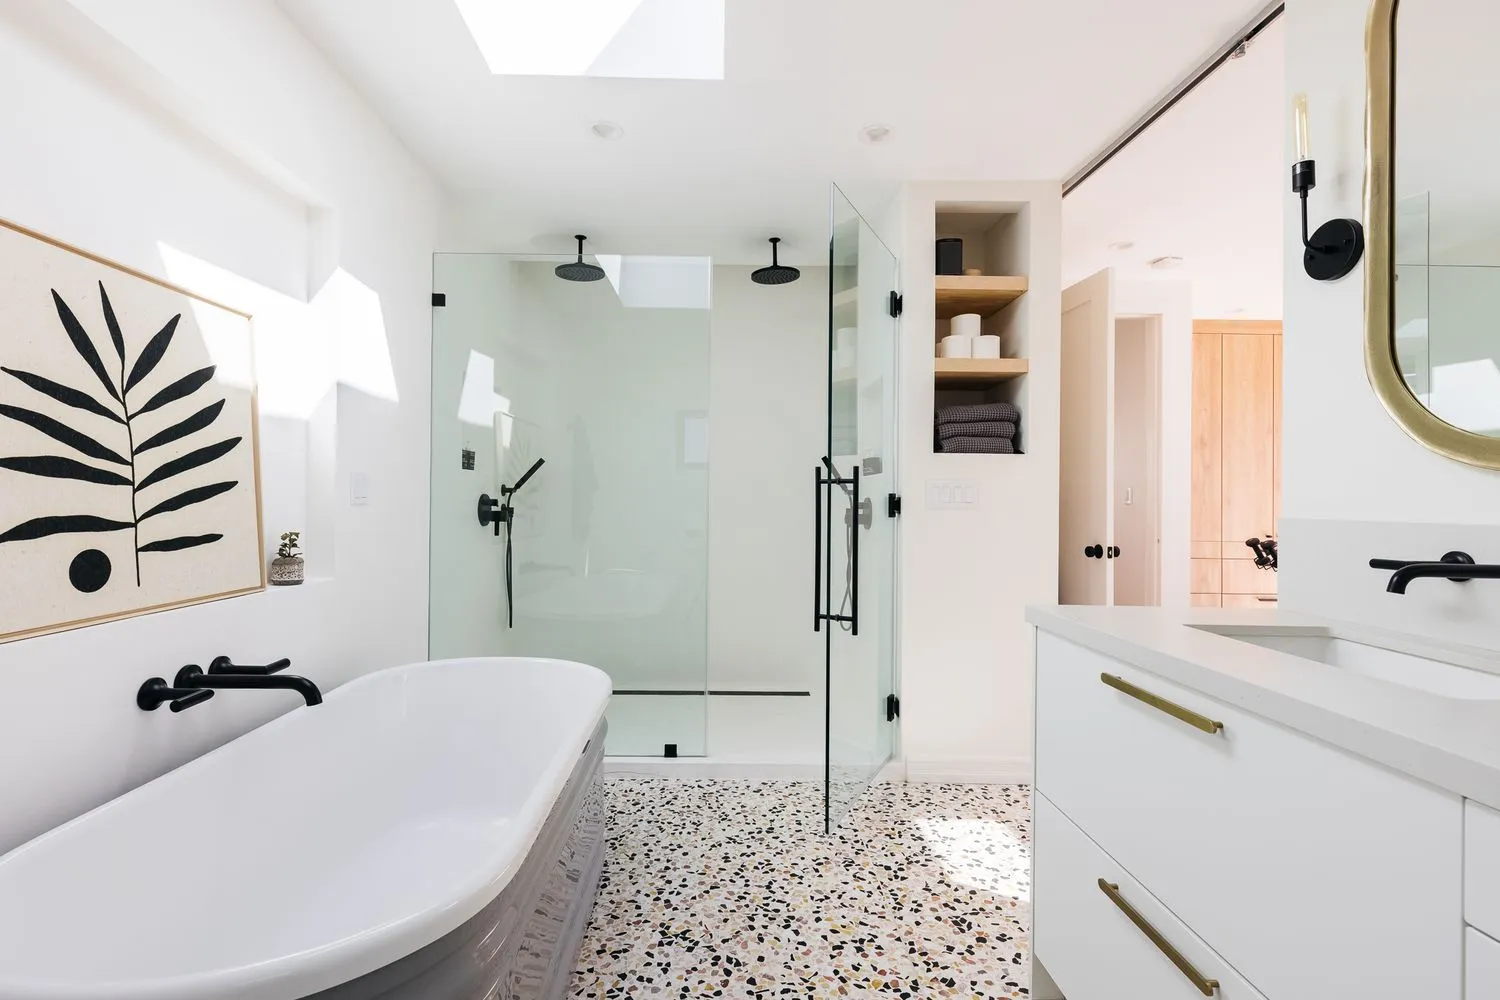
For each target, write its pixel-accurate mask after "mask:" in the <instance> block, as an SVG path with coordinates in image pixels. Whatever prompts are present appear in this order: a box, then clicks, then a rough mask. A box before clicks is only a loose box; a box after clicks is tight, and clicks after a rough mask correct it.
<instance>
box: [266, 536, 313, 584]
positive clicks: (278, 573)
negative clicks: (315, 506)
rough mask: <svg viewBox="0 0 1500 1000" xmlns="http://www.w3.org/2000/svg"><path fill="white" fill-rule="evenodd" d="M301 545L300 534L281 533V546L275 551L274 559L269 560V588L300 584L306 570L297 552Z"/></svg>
mask: <svg viewBox="0 0 1500 1000" xmlns="http://www.w3.org/2000/svg"><path fill="white" fill-rule="evenodd" d="M301 544H302V532H300V531H287V532H283V533H282V535H281V546H280V547H279V548H277V550H276V558H275V559H272V560H271V586H273V587H295V586H296V585H297V584H299V583H301V582H302V580H303V578H304V576H305V574H306V568H305V566H304V564H303V562H302V556H301V554H300V553H299V552H298V547H299V546H300V545H301Z"/></svg>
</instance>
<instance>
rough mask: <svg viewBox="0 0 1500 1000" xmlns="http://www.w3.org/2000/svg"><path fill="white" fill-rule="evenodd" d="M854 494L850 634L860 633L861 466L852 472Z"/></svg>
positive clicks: (850, 564)
mask: <svg viewBox="0 0 1500 1000" xmlns="http://www.w3.org/2000/svg"><path fill="white" fill-rule="evenodd" d="M849 475H850V477H851V480H852V486H853V494H852V496H851V497H850V505H849V578H850V580H849V634H850V635H855V636H857V635H859V532H860V527H861V525H860V523H859V512H860V507H859V466H858V465H856V466H855V467H854V470H853V471H852V472H850V474H849Z"/></svg>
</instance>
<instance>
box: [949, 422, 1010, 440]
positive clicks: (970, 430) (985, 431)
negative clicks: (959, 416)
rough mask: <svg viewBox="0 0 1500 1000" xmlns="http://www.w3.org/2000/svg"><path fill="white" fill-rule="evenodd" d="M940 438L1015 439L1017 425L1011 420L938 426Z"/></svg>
mask: <svg viewBox="0 0 1500 1000" xmlns="http://www.w3.org/2000/svg"><path fill="white" fill-rule="evenodd" d="M937 430H938V438H939V439H940V440H944V441H946V440H947V439H948V438H958V437H975V438H1013V437H1015V436H1016V425H1015V424H1013V423H1011V422H1010V421H1009V420H987V421H984V422H983V423H977V424H938V429H937Z"/></svg>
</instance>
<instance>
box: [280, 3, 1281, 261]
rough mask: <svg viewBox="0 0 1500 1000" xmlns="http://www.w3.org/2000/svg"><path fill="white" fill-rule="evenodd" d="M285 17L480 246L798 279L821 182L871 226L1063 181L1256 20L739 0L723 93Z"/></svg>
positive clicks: (358, 13)
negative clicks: (584, 250) (922, 182)
mask: <svg viewBox="0 0 1500 1000" xmlns="http://www.w3.org/2000/svg"><path fill="white" fill-rule="evenodd" d="M279 2H280V4H281V6H282V7H283V8H284V9H285V10H286V12H287V13H288V15H289V16H290V17H291V18H292V19H293V20H294V21H295V22H296V23H297V24H298V25H299V27H300V28H301V30H302V31H303V32H304V33H305V34H306V35H307V37H308V38H309V39H311V40H312V42H313V43H314V44H315V45H317V46H318V47H319V48H320V49H321V50H322V51H323V52H324V53H325V54H326V55H327V56H328V58H329V59H330V60H331V61H332V62H333V64H334V65H335V66H337V67H338V68H339V69H340V70H341V71H342V72H343V73H344V75H345V76H346V77H347V78H348V79H349V80H350V81H351V83H352V84H353V85H354V86H355V87H356V89H358V90H359V91H360V92H361V93H362V94H363V95H364V96H365V98H366V100H367V101H368V102H369V103H370V105H371V106H372V107H373V108H374V109H375V110H376V111H377V112H378V113H379V114H380V115H381V116H382V117H383V118H384V119H385V120H386V121H387V122H389V123H390V125H391V127H392V128H393V129H394V130H395V131H396V133H397V134H398V135H399V136H401V138H402V139H403V140H404V141H405V142H406V143H407V145H408V146H410V148H411V149H412V150H413V152H414V153H415V154H416V155H417V156H418V157H419V158H420V159H421V160H423V161H424V162H425V163H426V164H428V166H430V167H431V168H432V170H433V171H434V172H435V173H436V174H437V175H438V176H439V177H440V178H441V179H442V181H443V182H444V183H445V184H446V185H447V186H448V187H449V188H450V190H451V191H452V192H453V193H454V194H455V196H457V197H459V198H460V199H461V201H462V203H463V205H464V208H463V211H461V212H460V213H458V214H459V215H460V216H461V217H462V218H463V219H464V221H465V223H466V224H467V225H468V226H469V228H470V229H471V230H472V236H471V237H470V242H472V243H474V244H477V245H479V246H486V247H493V248H497V249H505V250H512V251H525V250H540V251H549V252H566V251H567V250H568V243H569V240H568V237H569V236H570V235H571V234H573V233H575V232H584V233H588V234H589V235H590V236H592V237H593V238H594V239H595V243H594V247H595V248H596V249H598V250H599V251H600V252H603V253H609V252H629V253H644V254H668V255H670V254H711V255H713V256H714V257H715V258H716V259H717V260H720V261H723V262H726V263H732V262H744V263H748V262H755V263H759V262H761V258H762V257H764V256H766V250H765V243H764V239H765V237H767V236H770V235H772V234H779V235H781V236H784V237H786V238H787V242H786V243H785V244H784V245H783V251H784V259H788V260H790V261H791V262H792V263H796V264H809V263H816V262H818V261H820V260H823V259H824V258H825V255H826V253H827V221H826V220H827V213H828V197H827V183H828V181H829V180H830V179H834V180H837V181H839V183H840V184H841V185H842V186H844V187H845V189H846V190H847V191H848V192H849V194H850V195H851V196H852V197H853V198H854V200H855V201H856V203H857V204H859V205H860V206H861V207H862V208H863V209H865V211H866V212H868V213H871V214H873V215H876V216H878V215H879V214H880V213H881V211H882V210H883V209H884V207H885V206H886V204H888V201H889V198H890V197H891V196H892V194H893V193H894V191H895V187H896V185H897V183H899V182H900V181H901V180H904V179H916V178H928V179H940V178H955V179H956V178H964V179H984V178H995V179H1025V178H1061V177H1064V176H1066V175H1067V174H1068V173H1069V172H1071V171H1072V170H1074V169H1075V168H1077V166H1078V165H1079V164H1080V163H1081V162H1082V161H1083V160H1084V159H1086V158H1087V157H1088V156H1089V155H1090V154H1092V153H1093V152H1094V151H1095V150H1096V149H1097V148H1098V147H1099V146H1100V145H1102V144H1103V143H1104V142H1105V141H1106V140H1107V139H1108V138H1109V137H1110V136H1111V135H1113V134H1114V133H1116V132H1117V131H1118V130H1119V129H1121V128H1123V127H1124V126H1125V125H1127V124H1128V123H1129V122H1130V121H1131V120H1132V119H1133V118H1135V117H1136V116H1137V115H1138V114H1139V113H1140V112H1141V110H1142V109H1143V108H1145V107H1146V106H1148V105H1150V104H1151V103H1152V101H1154V100H1155V99H1156V98H1157V97H1159V96H1160V95H1161V93H1163V92H1164V91H1165V90H1166V89H1167V88H1168V87H1170V86H1171V84H1172V83H1173V82H1174V81H1175V80H1176V79H1177V78H1179V77H1180V76H1181V75H1182V74H1183V73H1184V72H1186V71H1187V70H1188V69H1189V68H1191V67H1192V66H1193V65H1195V64H1196V63H1197V62H1198V61H1200V60H1201V59H1202V58H1204V57H1205V56H1206V55H1207V54H1208V53H1209V52H1211V51H1212V50H1213V49H1214V48H1215V47H1216V46H1217V45H1219V44H1220V43H1222V42H1223V41H1224V39H1225V38H1226V37H1228V35H1229V34H1230V33H1231V32H1232V31H1234V30H1235V29H1236V28H1238V27H1239V26H1240V25H1242V24H1243V23H1244V22H1245V21H1246V20H1248V18H1249V17H1250V16H1252V15H1253V14H1254V13H1255V11H1256V10H1257V9H1259V7H1260V6H1261V5H1262V0H1154V2H1152V3H1150V4H1140V3H1120V2H1119V0H1045V2H1043V0H920V2H919V0H728V5H727V11H726V28H725V33H726V53H725V77H726V78H725V79H724V80H723V81H674V80H619V79H596V78H569V77H505V76H494V75H492V74H491V73H490V72H489V70H488V68H487V67H486V65H485V61H484V59H483V57H482V56H481V54H480V52H479V49H478V46H477V45H476V44H475V42H474V40H473V38H472V37H471V36H470V35H469V33H468V32H467V31H466V29H465V27H464V22H463V20H462V18H461V17H460V15H459V12H458V9H457V7H456V6H455V5H454V3H453V2H452V0H279ZM549 2H550V0H549ZM559 2H562V0H559ZM601 120H608V121H613V122H617V123H619V124H620V125H622V126H623V127H624V129H625V135H624V137H623V138H621V139H618V140H615V141H604V140H601V139H598V138H596V137H595V136H594V135H593V134H592V133H591V131H590V126H591V125H592V124H593V123H595V122H597V121H601ZM872 123H881V124H885V125H887V126H889V127H890V128H891V129H892V134H891V136H890V138H889V139H887V140H886V141H885V142H883V143H881V144H879V145H870V144H866V143H862V142H860V141H859V139H858V138H857V134H858V132H859V130H860V129H861V128H862V127H863V126H865V125H869V124H872Z"/></svg>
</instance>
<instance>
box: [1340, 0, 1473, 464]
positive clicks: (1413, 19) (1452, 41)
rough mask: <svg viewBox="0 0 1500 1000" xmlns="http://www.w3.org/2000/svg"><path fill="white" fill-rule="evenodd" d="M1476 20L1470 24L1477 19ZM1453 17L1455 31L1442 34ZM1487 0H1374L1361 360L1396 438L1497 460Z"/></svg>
mask: <svg viewBox="0 0 1500 1000" xmlns="http://www.w3.org/2000/svg"><path fill="white" fill-rule="evenodd" d="M1476 22H1478V23H1476ZM1460 23H1461V24H1463V25H1464V27H1463V30H1462V31H1456V30H1454V27H1453V26H1454V25H1455V24H1460ZM1497 31H1500V4H1493V5H1479V6H1477V7H1476V6H1475V5H1474V4H1472V3H1469V2H1466V0H1375V4H1374V7H1373V9H1372V11H1371V15H1370V25H1369V38H1368V57H1369V64H1368V82H1369V87H1368V90H1369V93H1368V114H1369V120H1368V122H1367V132H1366V134H1367V136H1368V137H1369V154H1368V167H1367V169H1368V172H1367V176H1366V185H1365V194H1366V199H1367V204H1366V217H1367V220H1368V225H1369V257H1368V260H1367V263H1366V275H1365V291H1366V327H1367V329H1366V341H1365V366H1366V369H1367V371H1368V373H1369V377H1370V383H1371V385H1372V386H1374V388H1375V392H1376V394H1377V395H1378V396H1379V397H1380V399H1381V401H1382V402H1383V403H1384V404H1385V406H1386V409H1387V410H1389V411H1390V413H1391V415H1392V416H1393V417H1394V418H1395V419H1396V421H1397V422H1398V423H1399V424H1400V425H1401V426H1402V428H1403V429H1405V430H1406V432H1407V433H1408V434H1410V435H1411V436H1412V437H1414V438H1416V439H1417V440H1418V441H1420V442H1421V443H1423V444H1424V445H1426V446H1427V447H1429V448H1431V449H1433V450H1434V451H1437V452H1440V453H1442V454H1444V455H1447V456H1448V457H1450V458H1454V459H1457V460H1459V461H1463V462H1468V463H1470V464H1473V465H1480V466H1485V467H1487V468H1500V177H1497V176H1496V174H1495V172H1494V170H1493V168H1492V166H1491V157H1490V155H1489V154H1490V151H1491V150H1490V147H1491V145H1492V144H1494V143H1496V141H1497V140H1495V138H1494V137H1493V135H1492V134H1491V132H1492V130H1491V129H1488V128H1486V127H1484V126H1485V123H1486V122H1487V121H1488V119H1489V117H1490V115H1488V114H1486V112H1488V111H1490V110H1491V109H1493V108H1495V107H1496V106H1497V105H1500V71H1495V70H1487V69H1485V68H1484V67H1486V66H1489V65H1490V63H1489V60H1488V58H1487V56H1488V55H1489V51H1488V50H1489V49H1490V47H1491V46H1492V44H1493V39H1494V38H1495V37H1496V33H1497Z"/></svg>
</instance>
